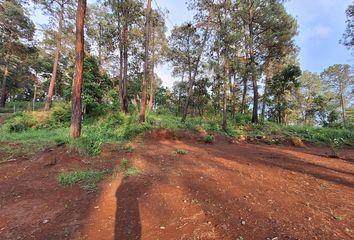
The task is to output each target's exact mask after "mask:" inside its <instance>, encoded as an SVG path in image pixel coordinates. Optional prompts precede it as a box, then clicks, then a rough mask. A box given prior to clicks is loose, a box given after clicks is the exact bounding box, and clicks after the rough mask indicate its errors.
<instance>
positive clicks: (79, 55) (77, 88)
mask: <svg viewBox="0 0 354 240" xmlns="http://www.w3.org/2000/svg"><path fill="white" fill-rule="evenodd" d="M85 15H86V0H78V7H77V14H76V43H75V52H76V64H75V78H74V81H73V90H72V112H71V126H70V136H71V137H72V138H78V137H80V135H81V120H82V110H81V107H82V106H81V92H82V82H83V70H84V55H85V52H84V44H85V41H84V25H85Z"/></svg>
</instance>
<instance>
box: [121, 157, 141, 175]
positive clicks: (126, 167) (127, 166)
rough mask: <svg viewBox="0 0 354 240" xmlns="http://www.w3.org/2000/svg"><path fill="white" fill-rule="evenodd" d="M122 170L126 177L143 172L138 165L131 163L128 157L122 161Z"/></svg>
mask: <svg viewBox="0 0 354 240" xmlns="http://www.w3.org/2000/svg"><path fill="white" fill-rule="evenodd" d="M120 170H121V171H122V172H123V173H124V176H126V177H132V176H136V175H139V174H140V173H142V170H141V169H140V168H138V167H134V166H132V165H131V163H130V161H129V160H128V159H123V160H122V161H121V163H120Z"/></svg>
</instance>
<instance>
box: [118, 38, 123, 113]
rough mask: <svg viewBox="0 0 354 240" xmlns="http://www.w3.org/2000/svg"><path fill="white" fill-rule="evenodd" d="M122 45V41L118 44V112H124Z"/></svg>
mask: <svg viewBox="0 0 354 240" xmlns="http://www.w3.org/2000/svg"><path fill="white" fill-rule="evenodd" d="M123 48H124V47H123V43H122V41H121V42H120V43H119V79H118V90H119V100H120V101H119V103H120V110H121V111H122V112H124V100H123V87H124V84H123V68H124V67H123V65H124V64H123V63H124V60H123Z"/></svg>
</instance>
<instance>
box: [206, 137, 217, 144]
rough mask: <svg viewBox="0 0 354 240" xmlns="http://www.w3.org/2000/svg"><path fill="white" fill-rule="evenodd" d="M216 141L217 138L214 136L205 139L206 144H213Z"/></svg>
mask: <svg viewBox="0 0 354 240" xmlns="http://www.w3.org/2000/svg"><path fill="white" fill-rule="evenodd" d="M214 141H215V138H214V136H213V135H207V136H205V137H204V142H205V143H208V144H211V143H213V142H214Z"/></svg>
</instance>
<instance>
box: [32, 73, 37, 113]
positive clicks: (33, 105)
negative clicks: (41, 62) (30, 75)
mask: <svg viewBox="0 0 354 240" xmlns="http://www.w3.org/2000/svg"><path fill="white" fill-rule="evenodd" d="M37 84H38V74H37V73H36V79H35V80H34V83H33V99H32V111H33V112H34V110H35V105H36V98H37Z"/></svg>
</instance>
